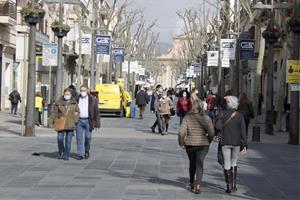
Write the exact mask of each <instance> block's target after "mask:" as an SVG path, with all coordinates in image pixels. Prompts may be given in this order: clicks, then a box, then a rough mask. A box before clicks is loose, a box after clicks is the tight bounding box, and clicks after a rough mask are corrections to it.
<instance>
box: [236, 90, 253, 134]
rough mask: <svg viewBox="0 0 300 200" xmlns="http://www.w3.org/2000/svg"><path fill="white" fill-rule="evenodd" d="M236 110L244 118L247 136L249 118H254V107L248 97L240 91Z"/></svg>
mask: <svg viewBox="0 0 300 200" xmlns="http://www.w3.org/2000/svg"><path fill="white" fill-rule="evenodd" d="M238 111H239V113H241V114H242V115H243V117H244V120H245V125H246V135H247V137H248V126H249V123H250V120H251V119H252V118H254V108H253V104H252V102H251V101H250V100H249V99H248V97H247V94H245V93H242V94H241V95H240V98H239V106H238Z"/></svg>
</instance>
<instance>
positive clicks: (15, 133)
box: [0, 127, 21, 136]
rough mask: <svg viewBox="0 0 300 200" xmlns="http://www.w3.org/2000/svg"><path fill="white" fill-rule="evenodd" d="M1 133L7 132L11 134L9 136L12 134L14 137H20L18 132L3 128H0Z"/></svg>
mask: <svg viewBox="0 0 300 200" xmlns="http://www.w3.org/2000/svg"><path fill="white" fill-rule="evenodd" d="M1 131H3V132H8V133H11V134H14V135H18V136H20V135H21V133H20V132H18V131H14V130H9V129H7V128H4V127H0V132H1Z"/></svg>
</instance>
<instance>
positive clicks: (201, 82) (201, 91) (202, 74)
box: [200, 61, 204, 99]
mask: <svg viewBox="0 0 300 200" xmlns="http://www.w3.org/2000/svg"><path fill="white" fill-rule="evenodd" d="M203 65H204V62H203V61H202V63H201V80H200V98H201V99H203V94H204V88H203V85H204V80H203V79H204V72H203V70H204V66H203Z"/></svg>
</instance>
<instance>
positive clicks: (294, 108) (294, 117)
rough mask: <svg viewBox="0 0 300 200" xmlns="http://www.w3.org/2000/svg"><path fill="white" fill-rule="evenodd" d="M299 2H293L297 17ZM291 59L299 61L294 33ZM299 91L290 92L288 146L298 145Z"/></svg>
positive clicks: (299, 40)
mask: <svg viewBox="0 0 300 200" xmlns="http://www.w3.org/2000/svg"><path fill="white" fill-rule="evenodd" d="M299 9H300V0H295V1H294V15H295V16H297V17H299V16H300V13H299ZM293 44H294V48H293V59H294V60H299V59H300V34H299V33H298V34H297V33H294V39H293ZM299 105H300V104H299V91H291V120H290V141H289V143H290V144H294V145H299Z"/></svg>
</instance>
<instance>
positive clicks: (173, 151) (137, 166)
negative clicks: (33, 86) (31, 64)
mask: <svg viewBox="0 0 300 200" xmlns="http://www.w3.org/2000/svg"><path fill="white" fill-rule="evenodd" d="M19 121H20V118H16V117H11V116H10V115H7V114H3V113H0V157H1V159H0V199H1V200H2V199H3V200H6V199H22V200H23V199H58V200H59V199H97V200H99V199H103V200H110V199H122V200H123V199H124V200H127V199H128V200H135V199H136V200H145V199H150V200H156V199H168V200H173V199H180V200H184V199H218V200H219V199H227V200H232V199H233V200H234V199H237V200H238V199H270V200H271V199H275V200H277V199H278V200H281V199H286V200H294V199H299V198H300V194H299V188H300V185H299V183H300V178H299V174H300V157H299V147H298V146H291V145H287V144H285V143H286V142H285V141H278V140H277V142H268V143H267V142H265V141H264V140H265V139H267V137H269V136H267V135H266V136H267V137H265V136H264V135H262V143H251V142H250V144H249V147H250V150H249V154H248V155H246V156H243V157H241V159H240V161H239V175H238V192H237V193H235V194H232V195H227V194H225V193H224V188H225V183H224V177H223V173H222V169H221V167H220V166H219V165H218V163H217V162H216V144H214V143H213V144H212V145H211V147H210V151H209V154H208V156H207V158H206V161H205V171H204V177H203V192H202V194H200V195H194V194H192V193H190V192H189V191H188V189H187V187H186V186H187V184H188V182H189V181H188V159H187V156H186V153H185V151H183V150H181V149H180V148H179V147H178V144H177V136H176V132H177V131H176V127H178V122H177V121H176V120H175V119H174V120H173V121H172V124H171V126H172V127H171V128H172V129H171V134H169V135H168V136H161V135H159V134H153V133H150V132H149V127H150V125H151V124H152V123H153V115H150V114H147V115H146V116H145V119H144V120H138V119H119V118H103V119H102V124H103V127H104V128H103V129H101V131H100V133H95V134H94V139H93V145H92V152H91V158H90V159H89V160H83V161H77V160H75V159H74V158H75V154H74V152H75V151H76V146H75V139H74V138H73V146H72V152H73V154H72V157H73V158H71V159H70V161H67V162H66V161H62V160H57V158H56V157H57V153H56V151H57V144H56V138H55V137H56V134H55V133H54V132H53V131H51V130H49V129H44V128H37V135H38V137H30V138H26V137H19V136H17V134H18V130H20V125H19ZM272 137H273V136H272ZM274 138H278V136H277V135H276V136H274ZM279 139H280V138H279ZM34 152H38V153H40V156H32V153H34Z"/></svg>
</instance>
